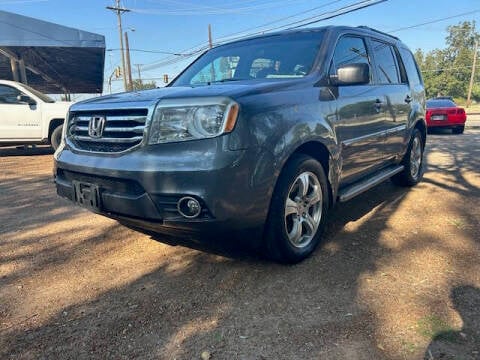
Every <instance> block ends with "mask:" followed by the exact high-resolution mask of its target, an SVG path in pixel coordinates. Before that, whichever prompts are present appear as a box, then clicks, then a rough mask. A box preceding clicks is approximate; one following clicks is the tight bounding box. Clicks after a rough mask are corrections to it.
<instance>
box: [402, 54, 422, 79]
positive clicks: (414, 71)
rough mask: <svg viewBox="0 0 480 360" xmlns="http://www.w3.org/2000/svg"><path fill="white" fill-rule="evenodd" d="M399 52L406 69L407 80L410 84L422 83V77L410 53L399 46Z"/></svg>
mask: <svg viewBox="0 0 480 360" xmlns="http://www.w3.org/2000/svg"><path fill="white" fill-rule="evenodd" d="M400 54H401V55H402V60H403V64H404V65H405V68H406V70H407V76H408V80H409V81H410V83H411V84H412V85H420V84H421V83H422V80H421V79H422V78H421V77H420V73H419V71H418V67H417V63H416V62H415V58H414V57H413V55H412V53H411V52H410V51H408V50H407V49H402V48H400Z"/></svg>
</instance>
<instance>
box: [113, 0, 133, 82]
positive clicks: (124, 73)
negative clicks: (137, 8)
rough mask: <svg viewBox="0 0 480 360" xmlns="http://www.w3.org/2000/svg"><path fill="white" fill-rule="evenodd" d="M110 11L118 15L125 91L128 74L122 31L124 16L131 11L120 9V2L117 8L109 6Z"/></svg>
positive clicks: (116, 2)
mask: <svg viewBox="0 0 480 360" xmlns="http://www.w3.org/2000/svg"><path fill="white" fill-rule="evenodd" d="M107 9H108V10H112V11H113V12H115V13H117V18H118V33H119V34H120V55H121V58H122V70H123V87H124V89H125V91H127V90H128V84H127V74H126V71H125V70H126V69H125V54H124V51H123V30H122V14H123V13H126V12H129V11H130V10H129V9H126V8H122V7H120V0H115V6H107Z"/></svg>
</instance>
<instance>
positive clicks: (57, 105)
mask: <svg viewBox="0 0 480 360" xmlns="http://www.w3.org/2000/svg"><path fill="white" fill-rule="evenodd" d="M72 104H73V102H68V101H58V102H54V103H43V104H42V111H43V112H44V113H45V114H48V115H49V116H50V117H61V118H65V116H66V115H67V112H68V109H69V108H70V106H71V105H72Z"/></svg>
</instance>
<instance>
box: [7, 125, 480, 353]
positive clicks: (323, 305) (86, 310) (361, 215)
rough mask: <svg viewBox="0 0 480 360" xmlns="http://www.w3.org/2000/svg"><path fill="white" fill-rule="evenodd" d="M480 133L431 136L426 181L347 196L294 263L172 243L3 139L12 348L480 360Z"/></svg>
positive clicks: (41, 157)
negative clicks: (131, 224)
mask: <svg viewBox="0 0 480 360" xmlns="http://www.w3.org/2000/svg"><path fill="white" fill-rule="evenodd" d="M479 144H480V131H479V130H468V131H466V133H465V134H464V135H451V134H449V133H441V134H436V135H432V136H430V137H429V139H428V154H427V156H426V157H427V159H428V170H427V172H426V174H425V177H424V181H423V182H422V183H420V184H419V185H418V186H416V187H415V188H412V189H403V188H397V187H395V186H394V185H392V184H391V183H390V182H388V183H385V184H382V185H380V186H379V187H377V188H375V189H373V190H371V191H369V192H367V193H365V194H363V195H361V196H360V197H358V198H356V199H353V200H352V201H350V202H348V203H345V204H340V205H338V206H337V207H336V208H335V209H334V210H333V212H332V213H331V216H330V221H329V223H328V228H327V231H326V234H325V240H324V242H323V243H322V244H321V246H320V247H319V248H318V249H317V251H316V252H315V253H314V255H313V256H312V257H311V258H309V259H308V260H306V261H305V262H303V263H301V264H298V265H295V266H284V265H278V264H274V263H270V262H267V261H265V260H263V259H261V258H259V257H256V256H254V255H249V254H247V253H244V252H242V251H237V252H233V253H231V252H229V253H230V256H223V255H219V254H218V253H217V254H214V253H211V252H210V253H205V252H201V251H198V250H195V249H193V248H188V247H184V246H172V245H167V244H163V243H161V242H159V241H156V240H154V239H152V238H151V237H149V236H147V235H144V234H140V233H137V232H135V231H132V230H130V229H127V228H125V227H123V226H121V225H119V224H117V223H116V222H115V221H113V220H110V219H107V218H104V217H101V216H98V215H94V214H91V213H89V212H88V211H86V210H83V209H81V208H79V207H76V206H74V205H72V204H71V203H69V202H67V201H66V200H63V199H61V198H59V197H57V196H56V194H55V189H54V184H53V182H52V154H51V151H49V150H48V149H47V148H38V149H37V150H34V151H27V152H25V151H23V150H16V149H12V148H8V149H7V148H3V149H2V148H0V167H1V173H0V358H5V359H10V358H12V359H37V358H42V359H43V358H45V359H47V358H49V359H53V358H84V359H86V358H115V359H123V358H124V359H130V358H138V357H139V358H156V359H200V358H201V356H202V353H203V357H204V358H209V357H210V358H211V359H424V358H425V359H454V358H455V359H480V311H479V309H480V224H479V222H480V206H479V202H480V145H479ZM224 240H225V242H226V243H228V241H229V239H227V238H225V239H224Z"/></svg>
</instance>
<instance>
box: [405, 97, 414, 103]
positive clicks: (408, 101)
mask: <svg viewBox="0 0 480 360" xmlns="http://www.w3.org/2000/svg"><path fill="white" fill-rule="evenodd" d="M412 100H413V99H412V98H411V96H410V95H407V97H406V98H405V102H406V103H407V104H410V103H411V102H412Z"/></svg>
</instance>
